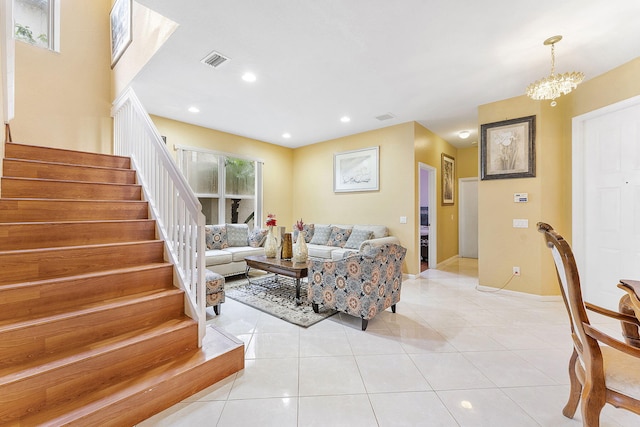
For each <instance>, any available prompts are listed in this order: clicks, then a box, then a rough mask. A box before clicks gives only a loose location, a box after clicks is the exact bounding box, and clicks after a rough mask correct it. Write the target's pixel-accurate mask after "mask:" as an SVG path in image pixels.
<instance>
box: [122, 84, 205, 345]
mask: <svg viewBox="0 0 640 427" xmlns="http://www.w3.org/2000/svg"><path fill="white" fill-rule="evenodd" d="M111 116H112V117H113V119H114V120H113V121H114V129H113V135H114V154H116V155H119V156H127V157H130V158H131V161H132V167H133V168H134V169H135V170H136V172H137V175H138V179H139V181H140V182H139V183H140V184H141V185H142V187H143V191H144V194H145V198H146V200H147V202H148V203H149V210H150V213H151V216H152V218H153V219H155V220H156V222H157V226H158V232H159V234H160V238H162V239H163V240H164V241H165V247H166V249H167V250H166V255H167V258H168V259H169V262H171V263H172V264H174V266H175V272H176V274H174V276H176V277H177V282H178V285H179V286H180V287H181V288H182V289H184V291H185V293H186V295H187V301H186V304H185V312H186V313H187V315H189V316H190V317H192V318H193V319H195V320H197V321H198V326H199V336H200V340H199V341H200V344H202V338H203V337H204V334H205V327H206V312H205V309H206V304H205V303H206V290H205V281H204V277H205V262H204V245H205V238H204V223H205V217H204V215H203V214H202V207H201V205H200V202H199V201H198V199H197V197H196V196H195V194H194V193H193V191H192V190H191V187H189V184H188V183H187V181H186V179H185V178H184V176H183V175H182V173H181V172H180V171H179V170H178V168H177V166H176V163H175V161H174V160H173V158H172V157H171V154H170V153H169V150H168V149H167V147H166V145H165V144H164V141H163V140H162V138H161V137H160V134H159V133H158V130H157V129H156V127H155V125H154V124H153V122H152V121H151V118H150V117H149V114H148V113H147V112H146V110H145V109H144V107H143V106H142V104H141V103H140V101H139V100H138V97H137V96H136V95H135V92H134V91H133V89H131V88H129V89H127V90H126V91H125V92H124V93H123V94H122V95H121V96H120V97H119V98H118V99H117V100H116V101H115V102H114V104H113V107H112V110H111Z"/></svg>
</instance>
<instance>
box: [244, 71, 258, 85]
mask: <svg viewBox="0 0 640 427" xmlns="http://www.w3.org/2000/svg"><path fill="white" fill-rule="evenodd" d="M242 80H244V81H245V82H249V83H253V82H255V81H256V75H255V74H253V73H244V74H243V75H242Z"/></svg>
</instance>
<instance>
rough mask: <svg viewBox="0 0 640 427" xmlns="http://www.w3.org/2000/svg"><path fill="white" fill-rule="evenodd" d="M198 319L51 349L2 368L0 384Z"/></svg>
mask: <svg viewBox="0 0 640 427" xmlns="http://www.w3.org/2000/svg"><path fill="white" fill-rule="evenodd" d="M193 325H194V320H193V319H191V318H189V317H186V316H185V317H183V318H179V319H170V320H167V321H165V322H163V323H161V324H158V325H152V326H147V327H141V328H140V329H136V330H133V331H129V332H127V333H124V334H121V335H118V336H115V337H111V338H107V339H104V340H101V341H96V342H93V343H91V344H85V345H81V346H78V347H74V348H71V349H68V350H66V351H64V352H59V353H51V354H47V355H46V356H42V357H39V358H38V359H37V360H29V361H27V362H25V363H20V364H15V365H11V366H7V367H4V368H0V386H2V385H4V384H8V383H10V382H15V381H20V380H23V379H25V378H28V377H31V376H35V375H38V374H40V373H42V372H44V371H48V370H54V369H58V368H60V367H62V366H67V365H70V364H72V363H74V362H77V361H79V360H84V359H88V358H92V357H95V356H96V355H98V354H104V353H107V352H109V351H111V350H112V349H113V348H115V347H123V346H127V345H130V344H131V343H134V342H138V341H144V340H147V339H149V338H151V337H154V336H157V335H160V334H165V333H168V332H171V331H173V330H175V329H177V328H184V327H192V326H193Z"/></svg>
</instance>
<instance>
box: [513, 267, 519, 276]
mask: <svg viewBox="0 0 640 427" xmlns="http://www.w3.org/2000/svg"><path fill="white" fill-rule="evenodd" d="M513 275H514V276H519V275H520V267H513Z"/></svg>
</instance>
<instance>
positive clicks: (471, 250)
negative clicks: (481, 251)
mask: <svg viewBox="0 0 640 427" xmlns="http://www.w3.org/2000/svg"><path fill="white" fill-rule="evenodd" d="M458 190H459V192H460V213H459V215H458V218H459V222H460V223H459V226H458V227H459V229H460V230H459V233H458V236H459V238H458V255H460V256H461V257H463V258H478V178H461V179H460V181H459V183H458Z"/></svg>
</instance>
